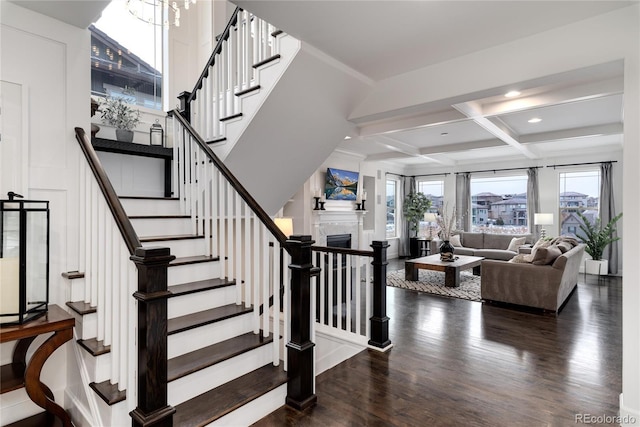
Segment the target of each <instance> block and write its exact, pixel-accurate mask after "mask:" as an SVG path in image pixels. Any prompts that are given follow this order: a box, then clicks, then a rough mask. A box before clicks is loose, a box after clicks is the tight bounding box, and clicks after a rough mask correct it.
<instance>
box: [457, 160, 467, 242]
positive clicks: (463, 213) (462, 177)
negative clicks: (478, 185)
mask: <svg viewBox="0 0 640 427" xmlns="http://www.w3.org/2000/svg"><path fill="white" fill-rule="evenodd" d="M456 222H457V223H458V226H459V227H461V228H462V230H463V231H470V230H471V173H469V172H464V173H459V174H457V175H456Z"/></svg>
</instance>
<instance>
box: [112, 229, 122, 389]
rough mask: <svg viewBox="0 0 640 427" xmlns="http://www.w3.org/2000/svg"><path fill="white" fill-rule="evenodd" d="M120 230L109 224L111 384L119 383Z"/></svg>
mask: <svg viewBox="0 0 640 427" xmlns="http://www.w3.org/2000/svg"><path fill="white" fill-rule="evenodd" d="M120 240H121V238H120V230H118V226H117V225H116V223H115V221H113V222H112V224H111V242H112V243H111V264H110V265H111V266H112V267H111V268H109V270H111V271H113V274H112V276H111V285H110V286H111V288H110V289H111V301H112V308H111V311H110V313H111V319H110V321H111V343H112V344H111V353H112V354H111V382H112V383H118V382H120V381H119V379H120V355H121V350H120V347H121V345H120V326H121V325H120V304H121V303H122V302H121V301H120V270H121V269H122V258H121V256H120V245H119V244H120Z"/></svg>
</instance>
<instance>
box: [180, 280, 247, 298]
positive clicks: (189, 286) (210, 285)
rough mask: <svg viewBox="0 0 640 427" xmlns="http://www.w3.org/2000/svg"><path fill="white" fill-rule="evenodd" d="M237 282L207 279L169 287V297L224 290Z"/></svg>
mask: <svg viewBox="0 0 640 427" xmlns="http://www.w3.org/2000/svg"><path fill="white" fill-rule="evenodd" d="M235 284H236V282H235V281H234V280H231V281H229V280H225V279H207V280H199V281H196V282H188V283H181V284H179V285H173V286H169V292H171V295H169V297H177V296H180V295H186V294H192V293H195V292H202V291H208V290H211V289H218V288H224V287H226V286H233V285H235Z"/></svg>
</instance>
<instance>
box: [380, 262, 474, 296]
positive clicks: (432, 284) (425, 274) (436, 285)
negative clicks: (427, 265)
mask: <svg viewBox="0 0 640 427" xmlns="http://www.w3.org/2000/svg"><path fill="white" fill-rule="evenodd" d="M387 285H389V286H393V287H396V288H402V289H411V290H413V291H418V292H425V293H428V294H434V295H441V296H445V297H449V298H460V299H466V300H469V301H482V299H481V298H480V276H474V275H473V274H472V273H471V271H461V272H460V286H459V287H456V288H447V287H446V286H445V285H444V273H441V272H439V271H431V270H418V281H417V282H414V281H411V280H405V278H404V270H398V271H392V272H390V273H388V274H387Z"/></svg>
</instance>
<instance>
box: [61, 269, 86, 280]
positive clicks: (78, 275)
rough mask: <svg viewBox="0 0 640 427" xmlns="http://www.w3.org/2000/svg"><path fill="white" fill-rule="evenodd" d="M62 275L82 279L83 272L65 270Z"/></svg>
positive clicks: (67, 277) (70, 278)
mask: <svg viewBox="0 0 640 427" xmlns="http://www.w3.org/2000/svg"><path fill="white" fill-rule="evenodd" d="M62 277H64V278H65V279H69V280H73V279H82V278H83V277H84V273H83V272H82V271H65V272H64V273H62Z"/></svg>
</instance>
